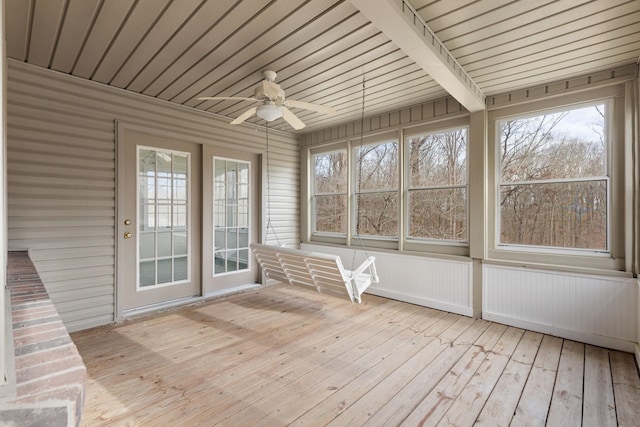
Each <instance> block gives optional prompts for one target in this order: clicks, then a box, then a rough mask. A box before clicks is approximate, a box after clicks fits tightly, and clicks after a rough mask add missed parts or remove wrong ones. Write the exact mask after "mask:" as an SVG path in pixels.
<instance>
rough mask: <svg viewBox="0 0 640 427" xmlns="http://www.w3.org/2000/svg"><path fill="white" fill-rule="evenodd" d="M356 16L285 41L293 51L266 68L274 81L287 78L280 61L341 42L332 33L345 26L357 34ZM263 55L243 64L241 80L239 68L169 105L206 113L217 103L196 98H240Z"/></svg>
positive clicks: (264, 52)
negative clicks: (308, 35) (274, 73)
mask: <svg viewBox="0 0 640 427" xmlns="http://www.w3.org/2000/svg"><path fill="white" fill-rule="evenodd" d="M345 4H346V3H337V4H336V5H345ZM330 11H331V12H333V13H335V14H337V15H341V14H343V13H344V11H343V10H342V9H341V8H337V9H336V6H335V5H334V7H332V8H331V9H330ZM326 12H329V10H327V11H325V14H324V15H325V16H326ZM357 15H358V14H357V12H354V13H352V14H350V15H347V16H346V17H344V18H342V19H339V18H340V17H339V16H336V18H338V19H339V20H338V21H337V22H336V23H335V25H333V26H332V27H331V28H329V29H326V30H323V31H322V32H320V33H317V32H314V31H313V27H311V26H309V23H308V24H307V26H305V32H306V31H311V32H312V34H317V35H315V36H313V37H311V38H310V39H309V40H307V41H304V42H303V41H300V40H298V39H297V38H295V39H294V38H287V40H284V42H286V43H287V44H286V45H285V46H287V45H288V43H291V44H292V48H288V49H287V50H286V52H285V53H283V54H281V55H280V56H279V57H277V58H275V59H272V60H270V61H268V62H269V68H270V69H273V70H276V71H277V73H278V78H277V79H276V80H277V81H281V79H282V76H283V75H285V76H286V71H283V69H284V68H283V67H284V64H280V62H281V60H282V58H291V60H293V57H295V54H296V51H300V52H305V54H306V55H313V54H315V52H316V51H317V50H318V49H319V48H318V47H315V45H316V44H320V45H321V46H324V45H325V44H328V43H329V42H328V41H326V42H325V41H324V39H325V38H330V40H331V41H334V40H335V39H336V38H342V37H339V35H335V34H331V33H332V32H334V31H335V32H338V33H340V34H343V33H344V32H345V30H346V29H345V30H343V31H341V29H342V27H343V26H346V27H347V28H348V29H349V30H348V31H347V32H348V33H349V32H352V31H356V30H357V29H358V28H359V26H358V22H354V20H352V19H351V18H352V17H354V16H357ZM329 18H330V16H327V18H326V19H329ZM362 21H363V22H362V24H361V25H366V24H368V21H366V20H364V19H362ZM315 24H319V25H324V24H323V23H320V22H319V20H318V19H314V20H313V23H312V25H315ZM353 25H355V26H356V28H355V29H353V28H351V27H352V26H353ZM285 46H283V45H282V44H280V45H278V48H279V49H280V48H284V47H285ZM263 55H266V56H269V55H270V53H269V51H266V50H265V51H263V52H261V53H260V54H259V55H256V56H254V57H253V58H252V59H251V60H250V61H247V62H246V63H245V64H243V65H242V69H245V71H244V73H245V74H244V75H243V76H238V72H239V71H237V70H240V68H238V69H237V70H236V71H234V72H230V73H227V74H226V75H225V76H224V77H222V78H221V79H218V80H217V81H216V82H215V83H213V84H209V86H207V87H206V88H204V89H202V90H200V92H199V93H198V92H197V91H196V90H195V89H194V85H192V86H190V87H189V88H187V89H185V90H184V91H183V92H181V93H180V94H179V95H177V96H176V97H174V98H172V99H171V101H172V102H178V103H182V104H184V105H189V106H193V107H195V108H200V109H205V110H206V109H207V108H208V107H207V106H202V107H201V104H208V105H210V104H215V103H216V102H215V101H198V100H196V99H195V98H196V97H197V96H231V95H229V94H233V96H241V95H242V94H245V93H246V92H245V91H247V90H249V89H252V87H247V86H246V84H245V85H242V87H239V82H240V81H246V80H247V79H249V78H251V77H254V76H255V73H256V69H258V67H259V66H262V65H263V63H264V62H265V61H263V60H262V59H261V56H263ZM254 63H255V64H254ZM203 80H204V77H203ZM231 80H233V82H229V81H231ZM225 85H226V86H225ZM198 87H199V85H198Z"/></svg>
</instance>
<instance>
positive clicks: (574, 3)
mask: <svg viewBox="0 0 640 427" xmlns="http://www.w3.org/2000/svg"><path fill="white" fill-rule="evenodd" d="M583 1H584V0H561V1H559V0H553V1H551V2H550V3H548V4H547V5H546V6H545V7H544V8H542V7H538V8H535V9H529V10H525V11H523V10H522V8H517V7H514V8H513V10H510V13H511V14H512V16H510V17H508V18H506V19H501V20H500V21H499V22H497V23H489V21H488V20H487V19H486V18H485V19H484V20H483V21H482V22H480V23H479V28H477V29H476V30H474V31H470V30H469V29H468V28H465V29H464V33H463V34H456V33H455V32H454V29H450V30H447V31H443V32H441V33H442V34H438V36H439V37H442V40H443V43H445V44H446V45H447V46H448V47H449V48H450V49H456V48H458V47H460V46H463V45H467V44H470V43H471V42H473V41H475V40H484V39H486V38H489V37H498V36H500V35H502V34H505V33H508V32H510V31H513V30H518V29H519V28H521V27H523V26H530V27H531V28H534V27H535V28H536V30H537V31H540V30H541V29H542V28H550V24H549V20H551V19H553V17H554V16H563V17H564V19H565V21H563V22H566V21H567V19H568V20H571V18H568V17H567V16H566V15H564V14H563V13H568V14H569V16H572V14H573V16H575V8H576V7H579V6H580V4H581V3H582V2H583ZM590 1H592V2H593V1H595V0H590ZM522 4H533V2H524V3H522V2H518V5H522Z"/></svg>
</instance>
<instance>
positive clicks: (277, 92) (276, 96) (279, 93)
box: [253, 80, 284, 104]
mask: <svg viewBox="0 0 640 427" xmlns="http://www.w3.org/2000/svg"><path fill="white" fill-rule="evenodd" d="M253 96H254V97H255V98H256V99H259V100H261V101H262V100H269V101H274V102H277V103H280V104H281V103H283V102H284V90H282V88H281V87H280V86H279V85H278V84H276V83H274V82H270V81H267V80H263V81H262V82H260V84H259V85H258V86H256V88H255V90H254V92H253Z"/></svg>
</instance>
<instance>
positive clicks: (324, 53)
mask: <svg viewBox="0 0 640 427" xmlns="http://www.w3.org/2000/svg"><path fill="white" fill-rule="evenodd" d="M367 29H368V30H370V31H371V33H374V34H375V35H379V34H380V33H379V32H378V30H377V29H375V28H373V26H371V25H370V24H368V25H367ZM352 34H354V33H352ZM352 34H350V35H349V36H347V37H344V38H341V39H339V41H340V45H343V44H344V45H347V46H354V44H353V42H351V40H350V36H351V35H352ZM356 38H360V35H359V33H358V35H357V36H356ZM381 46H384V49H385V51H386V50H387V49H388V48H393V49H395V50H396V51H397V50H398V49H397V48H395V47H393V46H391V44H389V43H385V44H384V45H381ZM333 47H335V44H332V45H331V46H330V47H329V46H326V47H324V48H322V49H320V50H318V51H316V52H310V53H309V55H307V56H305V57H303V58H301V59H300V60H298V61H295V62H294V63H293V64H292V65H291V67H286V68H285V69H286V70H288V71H289V75H290V77H289V78H288V80H289V81H291V80H292V79H295V80H300V81H301V82H306V85H307V86H314V85H320V84H322V83H323V82H324V81H326V79H325V80H323V81H322V82H321V81H318V80H317V79H314V77H318V76H321V78H324V75H327V74H328V73H320V74H318V73H316V74H311V73H312V72H313V71H310V70H311V69H313V65H314V64H316V65H317V63H318V61H322V60H323V58H324V57H326V58H331V59H336V58H337V56H338V54H336V53H335V52H334V51H333V49H331V48H333ZM385 55H386V54H385ZM367 56H368V53H367V54H365V55H362V56H359V57H358V58H357V60H356V61H353V60H352V61H353V63H354V64H353V65H354V67H356V66H357V67H360V66H361V63H362V64H364V63H365V62H364V61H366V58H367ZM309 57H313V59H314V60H315V61H314V62H313V63H309V65H308V66H307V67H306V68H304V67H305V64H306V62H307V61H306V59H307V58H309ZM349 58H351V56H350V55H349ZM331 76H332V80H337V79H338V76H336V74H335V73H331ZM277 80H278V83H279V84H280V85H281V86H282V87H283V89H284V90H285V93H287V97H289V98H293V96H292V95H291V88H290V87H289V86H287V85H286V84H285V83H283V81H281V80H280V79H277ZM248 89H249V88H247V89H244V90H248ZM239 93H241V92H239ZM216 106H217V108H216V111H223V108H222V107H223V106H222V105H220V106H218V105H217V103H216Z"/></svg>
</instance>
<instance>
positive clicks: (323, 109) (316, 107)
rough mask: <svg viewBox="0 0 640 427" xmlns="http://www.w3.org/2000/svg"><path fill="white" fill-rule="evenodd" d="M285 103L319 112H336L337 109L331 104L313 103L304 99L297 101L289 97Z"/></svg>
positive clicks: (289, 105)
mask: <svg viewBox="0 0 640 427" xmlns="http://www.w3.org/2000/svg"><path fill="white" fill-rule="evenodd" d="M284 105H286V106H287V107H295V108H302V109H304V110H311V111H317V112H318V113H324V114H335V113H336V110H334V109H333V108H331V107H329V106H326V105H320V104H312V103H310V102H304V101H296V100H294V99H287V100H286V101H284Z"/></svg>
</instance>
